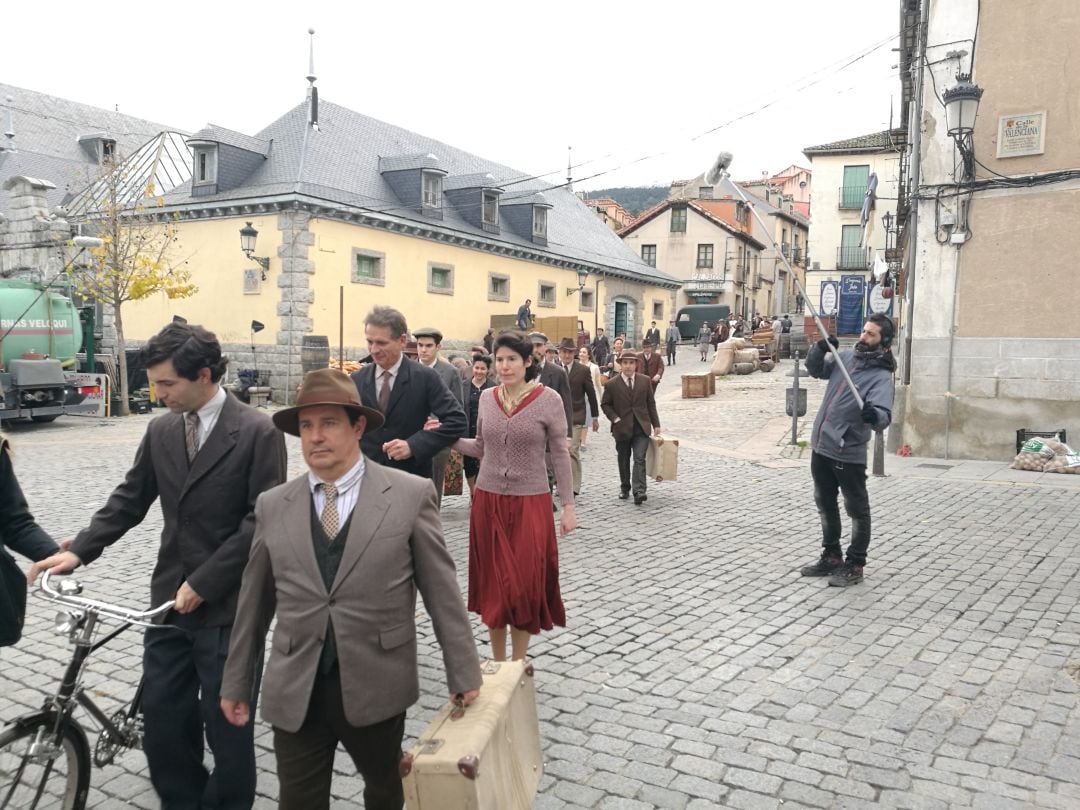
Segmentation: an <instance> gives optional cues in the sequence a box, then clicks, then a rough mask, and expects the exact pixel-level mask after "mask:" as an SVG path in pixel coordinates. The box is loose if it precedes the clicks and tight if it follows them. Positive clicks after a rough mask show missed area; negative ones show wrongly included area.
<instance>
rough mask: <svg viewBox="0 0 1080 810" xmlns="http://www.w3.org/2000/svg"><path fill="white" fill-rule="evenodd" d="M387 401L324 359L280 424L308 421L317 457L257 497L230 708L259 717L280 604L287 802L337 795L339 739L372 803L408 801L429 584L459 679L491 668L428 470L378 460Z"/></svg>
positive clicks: (280, 730)
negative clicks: (373, 450)
mask: <svg viewBox="0 0 1080 810" xmlns="http://www.w3.org/2000/svg"><path fill="white" fill-rule="evenodd" d="M382 420H383V415H382V414H381V413H380V412H379V411H377V410H375V409H374V408H368V407H365V406H364V405H363V404H361V400H360V397H359V395H358V393H357V390H356V386H355V385H354V384H353V383H352V382H351V381H350V380H349V378H348V377H346V376H345V375H344V374H342V373H341V372H339V371H337V370H336V369H319V370H318V371H312V372H310V373H309V374H308V375H307V376H306V377H305V378H304V383H303V385H302V386H301V389H300V392H299V394H298V395H297V404H296V407H293V408H288V409H285V410H281V411H278V412H277V413H275V414H274V424H275V425H277V426H278V428H280V429H281V430H283V431H285V432H286V433H290V434H292V435H294V436H299V437H300V443H301V447H302V449H303V452H304V460H305V461H306V462H307V464H308V468H309V470H310V472H308V473H306V474H304V475H302V476H300V477H299V478H295V479H293V480H292V481H290V482H288V483H287V484H284V485H282V486H280V487H277V488H276V489H274V490H273V491H272V492H268V493H266V494H265V495H264V496H263V497H261V498H260V499H259V501H258V503H257V504H256V506H255V539H254V541H253V543H252V546H251V557H250V560H249V561H248V565H247V568H246V569H244V579H243V585H242V587H241V591H240V602H239V607H238V609H237V620H236V628H235V630H234V632H233V638H232V643H231V645H230V646H229V657H228V661H227V663H226V665H225V675H224V678H223V680H222V686H221V710H222V712H223V713H224V715H225V717H227V718H228V719H229V722H230V723H232V724H234V725H236V726H241V727H242V726H248V725H250V720H251V706H250V704H251V703H252V702H253V701H254V699H255V693H256V691H257V682H256V679H255V677H254V672H255V671H256V669H257V667H258V664H259V662H261V661H262V660H263V647H264V643H265V639H266V632H267V630H268V629H269V627H270V623H271V621H272V620H273V619H274V616H275V615H276V616H277V626H276V627H275V628H274V636H273V641H272V642H271V652H270V659H269V662H268V663H267V665H266V675H265V677H264V678H263V688H262V716H263V719H264V720H266V721H267V722H268V723H270V725H271V726H273V729H274V753H275V756H276V758H277V770H278V780H279V782H280V794H279V807H280V808H283V809H284V810H320V809H321V808H327V807H328V806H329V803H330V783H331V778H332V776H333V765H334V752H335V750H336V749H337V746H338V743H339V742H340V743H341V744H343V745H344V747H345V750H346V751H348V753H349V755H350V756H351V757H352V760H353V763H354V764H355V765H356V769H357V771H359V773H360V775H361V776H362V777H363V778H364V806H365V807H367V808H368V810H400V808H401V807H402V805H403V804H404V796H403V792H402V787H401V778H400V776H399V774H398V760H399V758H400V755H401V740H402V737H403V735H404V732H405V711H406V709H408V707H409V706H411V705H412V704H413V703H415V702H416V700H417V698H418V697H419V693H420V687H419V677H418V673H417V661H416V618H415V617H416V592H417V590H419V591H420V593H421V595H422V596H423V597H424V605H425V607H426V608H427V612H428V615H429V616H430V617H431V622H432V625H433V627H434V629H435V635H436V637H437V638H438V639H439V644H440V645H441V647H442V652H443V662H444V664H445V666H446V672H447V679H448V681H449V687H450V694H451V696H454V695H461V696H462V698H463V699H464V701H465V703H470V702H472V700H474V699H475V698H476V696H477V694H478V691H479V689H480V684H481V676H480V663H479V659H478V658H477V654H476V645H475V643H474V642H473V637H472V628H471V626H470V624H469V619H468V616H467V615H466V612H465V604H464V602H463V601H462V599H461V590H460V587H459V585H458V581H457V577H456V575H455V572H454V561H453V559H452V558H451V556H450V552H449V551H448V550H447V548H446V544H445V543H444V541H443V536H442V528H441V526H440V523H439V509H438V506H437V505H436V500H435V490H434V489H433V488H432V486H431V483H430V482H429V481H428V480H427V479H423V478H418V477H416V476H414V475H409V474H408V473H405V472H402V471H400V470H395V469H393V468H390V467H385V466H382V465H380V464H374V463H371V461H365V460H364V457H363V455H362V454H361V452H360V438H361V436H362V435H363V433H364V431H365V430H367V429H371V430H376V429H378V427H379V425H380V424H381V423H382Z"/></svg>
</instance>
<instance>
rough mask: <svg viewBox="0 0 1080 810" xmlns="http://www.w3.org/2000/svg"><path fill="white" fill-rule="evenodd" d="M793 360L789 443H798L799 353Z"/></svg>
mask: <svg viewBox="0 0 1080 810" xmlns="http://www.w3.org/2000/svg"><path fill="white" fill-rule="evenodd" d="M792 356H793V357H794V358H795V371H794V375H795V382H793V383H792V384H791V443H792V444H798V443H799V352H798V351H795V352H794V353H793V355H792Z"/></svg>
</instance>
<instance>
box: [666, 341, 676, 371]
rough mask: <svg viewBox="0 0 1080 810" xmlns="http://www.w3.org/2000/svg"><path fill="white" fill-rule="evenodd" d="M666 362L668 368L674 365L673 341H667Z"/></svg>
mask: <svg viewBox="0 0 1080 810" xmlns="http://www.w3.org/2000/svg"><path fill="white" fill-rule="evenodd" d="M667 362H668V365H669V366H673V365H675V341H674V340H669V341H668V344H667Z"/></svg>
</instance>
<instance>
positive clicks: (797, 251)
mask: <svg viewBox="0 0 1080 810" xmlns="http://www.w3.org/2000/svg"><path fill="white" fill-rule="evenodd" d="M791 263H792V264H800V265H801V264H802V263H803V249H802V248H801V247H797V248H794V249H793V250H792V251H791Z"/></svg>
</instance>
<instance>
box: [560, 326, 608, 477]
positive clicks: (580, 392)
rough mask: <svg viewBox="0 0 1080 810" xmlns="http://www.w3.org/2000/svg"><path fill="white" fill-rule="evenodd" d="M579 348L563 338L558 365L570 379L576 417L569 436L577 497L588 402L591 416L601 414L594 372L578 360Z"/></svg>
mask: <svg viewBox="0 0 1080 810" xmlns="http://www.w3.org/2000/svg"><path fill="white" fill-rule="evenodd" d="M576 357H577V346H575V345H574V340H573V338H563V339H562V340H561V341H560V342H559V363H560V364H561V365H562V367H563V368H564V369H565V370H566V376H567V377H569V378H570V409H571V412H572V415H573V420H572V421H573V426H574V432H573V433H572V434H571V435H570V471H571V472H572V473H573V474H574V497H577V495H578V493H579V492H580V491H581V430H582V428H584V427H585V403H586V401H587V402H588V403H589V408H590V409H591V410H590V411H589V413H595V414H599V413H600V409H599V408H597V407H596V390H595V389H594V388H593V382H592V372H590V371H589V369H588V367H587V366H583V365H581V363H579V362H577V360H576V359H575V358H576ZM592 429H593V431H594V432H595V431H598V430H600V419H599V417H597V416H594V417H593V420H592Z"/></svg>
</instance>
